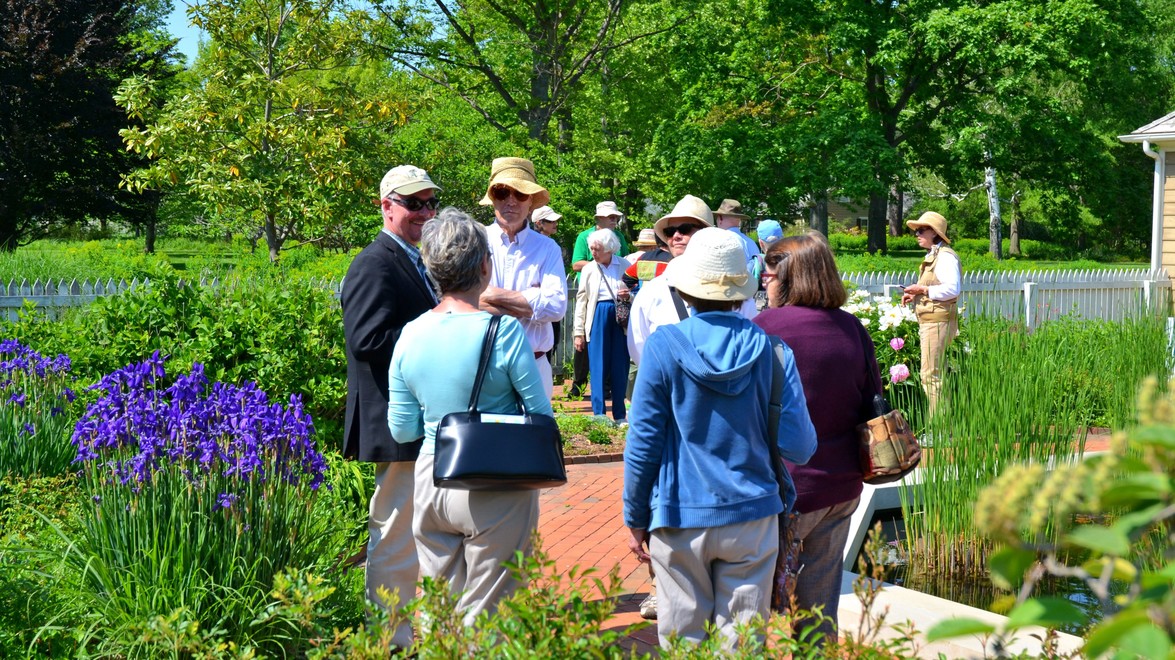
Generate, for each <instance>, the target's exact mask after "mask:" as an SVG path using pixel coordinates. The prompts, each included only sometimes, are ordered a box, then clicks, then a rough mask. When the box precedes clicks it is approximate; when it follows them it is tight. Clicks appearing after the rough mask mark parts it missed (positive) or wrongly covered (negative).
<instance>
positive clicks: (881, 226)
mask: <svg viewBox="0 0 1175 660" xmlns="http://www.w3.org/2000/svg"><path fill="white" fill-rule="evenodd" d="M888 197H889V195H887V194H886V193H885V191H877V192H872V193H869V220H868V221H867V222H866V224H865V232H866V234H867V235H868V239H869V240H868V243H867V245H866V248H865V249H866V250H868V251H869V254H877V253H878V252H881V253H882V254H886V253H887V252H888V248H887V246H886V244H885V229H886V221H885V210H886V202H887V200H888Z"/></svg>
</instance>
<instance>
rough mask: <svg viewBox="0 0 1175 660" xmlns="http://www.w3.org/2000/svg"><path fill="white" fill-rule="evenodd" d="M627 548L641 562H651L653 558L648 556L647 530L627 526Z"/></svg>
mask: <svg viewBox="0 0 1175 660" xmlns="http://www.w3.org/2000/svg"><path fill="white" fill-rule="evenodd" d="M628 549H629V550H631V551H632V554H634V555H636V558H637V559H638V560H640V562H641V563H644V564H649V563H652V561H653V558H652V557H650V556H649V530H647V529H634V528H632V527H629V528H628Z"/></svg>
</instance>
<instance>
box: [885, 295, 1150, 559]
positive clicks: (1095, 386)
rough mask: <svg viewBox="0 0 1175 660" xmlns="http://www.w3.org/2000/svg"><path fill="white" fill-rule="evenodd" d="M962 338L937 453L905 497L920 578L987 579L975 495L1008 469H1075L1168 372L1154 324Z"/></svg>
mask: <svg viewBox="0 0 1175 660" xmlns="http://www.w3.org/2000/svg"><path fill="white" fill-rule="evenodd" d="M965 327H966V329H965V333H966V341H960V342H955V343H954V344H953V345H952V346H951V349H950V351H949V355H948V359H947V364H948V367H947V373H946V375H945V378H944V392H943V405H942V409H941V410H940V411H939V412H938V414H936V415H935V417H934V418H933V419H931V420H929V421H928V422H927V424H926V426H925V429H926V436H925V437H927V438H929V439H930V440H931V443H932V447H931V448H930V449H929V450H928V452H927V455H926V457H925V459H924V462H923V466H922V468H921V469H920V470H918V472H917V474H918V475H919V479H918V481H919V483H918V484H917V485H909V486H904V487H903V489H902V494H903V510H904V511H903V512H904V515H905V520H906V531H907V551H908V553H909V556H910V560H911V563H912V564H913V567H914V570H913V573H915V574H920V575H933V574H956V575H957V574H978V573H981V572H982V571H983V570H984V566H985V565H986V558H987V554H988V553H989V551H990V549H991V545H990V542H989V541H987V540H986V539H984V538H983V537H982V536H981V535H980V534H978V533H977V532H976V531H975V529H974V526H973V524H972V516H973V512H974V507H975V501H976V499H977V498H978V495H979V491H980V490H982V488H983V487H984V486H986V485H988V484H990V483H991V482H992V481H994V480H995V478H996V477H997V476H998V475H999V474H1000V473H1001V472H1002V471H1004V470H1005V469H1006V468H1008V467H1009V466H1011V465H1015V464H1020V463H1035V464H1040V465H1043V466H1045V467H1049V466H1054V465H1058V464H1063V463H1071V462H1073V461H1074V460H1076V458H1078V457H1079V456H1080V455H1081V453H1082V452H1083V451H1084V443H1085V436H1086V431H1087V428H1088V426H1089V425H1090V424H1091V423H1092V422H1095V421H1102V420H1104V422H1103V423H1113V424H1119V423H1125V422H1127V421H1129V420H1130V418H1131V417H1132V415H1133V412H1132V411H1133V408H1132V402H1133V400H1134V392H1135V391H1136V390H1137V387H1138V385H1139V384H1140V383H1141V382H1142V380H1143V379H1144V378H1145V377H1147V376H1148V375H1154V374H1165V373H1168V372H1169V370H1170V366H1171V359H1170V352H1169V350H1168V347H1167V339H1166V333H1165V328H1164V327H1163V324H1162V321H1161V320H1159V319H1156V318H1154V317H1143V318H1140V319H1136V320H1130V321H1123V322H1108V321H1083V320H1078V319H1073V318H1066V319H1062V320H1059V321H1054V322H1050V323H1046V324H1044V325H1042V326H1041V327H1040V328H1038V329H1037V330H1036V331H1035V332H1031V333H1029V332H1025V331H1024V330H1023V329H1022V328H1019V327H1017V326H1016V325H1015V324H1012V323H1009V322H1007V321H1003V320H995V319H983V318H973V319H968V320H967V321H965ZM1040 496H1041V497H1048V493H1047V492H1042V493H1040Z"/></svg>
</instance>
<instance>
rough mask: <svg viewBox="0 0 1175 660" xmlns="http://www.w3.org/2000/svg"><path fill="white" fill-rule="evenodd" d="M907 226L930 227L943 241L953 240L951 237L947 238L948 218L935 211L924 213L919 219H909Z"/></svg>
mask: <svg viewBox="0 0 1175 660" xmlns="http://www.w3.org/2000/svg"><path fill="white" fill-rule="evenodd" d="M906 226H907V227H909V228H910V229H917V228H919V227H930V229H931V230H932V231H933V232H934V233H936V234H938V237H939V238H941V239H942V242H943V243H950V242H951V239H949V238H947V219H946V218H944V217H942V216H941V215H939V214H937V213H935V212H934V211H927V212H926V213H923V214H922V215H921V216H920V217H919V218H918V219H917V220H907V221H906Z"/></svg>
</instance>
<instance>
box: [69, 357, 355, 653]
mask: <svg viewBox="0 0 1175 660" xmlns="http://www.w3.org/2000/svg"><path fill="white" fill-rule="evenodd" d="M164 377H165V371H164V366H163V360H162V359H161V358H160V357H159V355H158V353H156V354H155V355H154V356H152V357H151V358H150V359H149V360H147V361H145V362H142V363H139V364H132V365H129V366H127V367H125V368H123V369H119V370H117V371H115V372H113V373H111V374H108V375H107V376H105V377H104V378H103V379H102V381H101V382H100V383H98V384H97V385H95V386H94V389H96V390H97V391H98V392H99V393H100V397H99V398H98V400H97V401H95V402H94V403H92V404H91V405H90V406H89V407H88V409H87V410H86V413H85V415H84V416H83V417H82V419H81V421H79V422H78V425H77V429H76V431H75V433H74V443H75V444H76V445H77V448H78V458H79V460H80V461H81V465H82V480H83V484H84V490H85V494H86V495H87V497H88V498H89V499H90V501H89V503H88V506H87V508H86V510H85V512H84V513H83V516H82V531H81V534H80V540H79V543H78V548H77V551H76V553H75V555H74V559H75V560H76V562H77V570H78V571H79V572H80V573H81V574H82V576H83V584H84V587H85V590H86V595H87V596H88V597H89V598H87V599H86V600H87V603H86V604H87V606H88V607H92V608H94V613H95V614H96V615H97V616H100V617H101V620H102V621H103V622H104V629H103V630H102V632H101V633H100V634H101V639H100V640H99V642H98V643H99V646H100V647H103V648H114V647H119V646H120V645H122V644H127V643H128V641H127V640H128V636H131V637H133V636H134V635H135V631H137V630H138V629H139V627H140V626H141V625H142V622H144V621H148V620H150V619H151V617H153V616H159V615H164V616H168V615H175V616H180V615H182V616H185V617H189V618H190V619H191V620H192V621H194V622H198V623H199V624H200V625H201V626H202V627H203V628H204V629H205V630H209V631H213V630H220V631H223V634H224V636H225V638H226V639H229V640H232V641H236V642H241V641H244V640H249V642H250V643H251V644H255V645H257V646H258V647H260V648H264V649H268V650H269V651H270V652H276V651H278V650H280V648H281V641H280V640H281V638H282V635H283V634H284V631H281V630H272V629H269V628H268V627H267V626H266V624H265V622H264V621H259V620H258V614H259V613H260V611H261V609H260V608H262V606H263V605H264V604H265V603H266V601H267V598H268V594H269V592H270V591H271V590H272V589H273V586H274V580H275V576H276V575H277V574H278V573H280V572H281V571H283V570H286V569H288V568H302V567H309V566H312V565H314V564H315V563H316V562H318V561H320V560H322V559H324V558H329V557H332V556H333V553H332V552H331V549H330V548H328V547H327V545H326V541H327V539H328V537H327V535H326V533H325V532H326V530H325V529H324V528H323V526H324V525H326V524H329V521H326V520H323V519H316V518H315V517H314V516H313V508H314V504H315V500H316V491H317V489H318V487H319V485H320V484H321V483H322V481H323V478H324V469H325V462H324V459H323V457H322V455H321V454H319V453H318V450H317V449H316V448H315V446H314V442H313V437H312V436H313V433H314V428H313V425H312V423H311V421H310V418H309V417H307V416H306V414H305V413H304V412H303V410H302V405H301V402H300V401H299V399H298V397H296V396H292V397H290V402H289V405H288V406H281V405H279V404H273V403H270V402H269V399H268V397H267V396H266V395H265V393H264V392H263V391H261V390H259V389H258V388H257V387H256V385H254V384H252V383H249V384H245V385H243V386H235V385H229V384H225V383H211V384H210V383H209V382H208V379H207V378H206V377H205V375H204V371H203V368H202V367H201V366H200V365H198V364H197V365H196V366H195V367H193V369H192V371H191V373H189V374H187V375H184V376H180V377H178V378H176V379H175V382H174V383H173V384H172V385H170V386H169V387H166V388H164V387H163V382H164ZM134 646H135V644H134V643H132V644H131V648H134ZM126 651H127V649H126V648H121V647H120V650H119V651H118V652H119V653H120V654H122V653H125V652H126ZM129 654H130V655H134V654H135V653H129Z"/></svg>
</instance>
